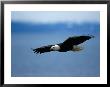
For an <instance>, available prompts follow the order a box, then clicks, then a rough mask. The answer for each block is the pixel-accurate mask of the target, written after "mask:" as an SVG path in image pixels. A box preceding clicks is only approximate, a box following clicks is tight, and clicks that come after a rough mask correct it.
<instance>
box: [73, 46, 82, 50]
mask: <svg viewBox="0 0 110 87" xmlns="http://www.w3.org/2000/svg"><path fill="white" fill-rule="evenodd" d="M83 49H84V48H83V47H82V46H78V45H74V46H73V49H72V51H81V50H83Z"/></svg>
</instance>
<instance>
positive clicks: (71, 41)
mask: <svg viewBox="0 0 110 87" xmlns="http://www.w3.org/2000/svg"><path fill="white" fill-rule="evenodd" d="M93 37H94V36H75V37H69V38H68V39H67V40H65V41H64V42H63V45H67V46H68V45H72V46H73V45H78V44H81V43H83V42H85V41H86V40H89V39H90V38H93Z"/></svg>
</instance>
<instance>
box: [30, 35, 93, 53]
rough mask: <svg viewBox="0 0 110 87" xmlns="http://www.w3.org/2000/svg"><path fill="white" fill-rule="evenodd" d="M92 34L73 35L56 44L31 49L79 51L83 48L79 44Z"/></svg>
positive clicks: (42, 51) (35, 50)
mask: <svg viewBox="0 0 110 87" xmlns="http://www.w3.org/2000/svg"><path fill="white" fill-rule="evenodd" d="M93 37H94V36H92V35H91V36H89V35H88V36H73V37H69V38H67V39H66V40H65V41H64V42H63V43H59V44H56V45H47V46H42V47H39V48H35V49H32V50H33V51H34V53H36V54H37V53H40V54H41V53H45V52H50V51H59V52H67V51H80V50H82V49H83V48H81V47H80V46H79V44H81V43H83V42H85V41H86V40H89V39H91V38H93Z"/></svg>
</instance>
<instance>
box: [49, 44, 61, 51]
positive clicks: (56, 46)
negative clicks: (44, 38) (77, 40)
mask: <svg viewBox="0 0 110 87" xmlns="http://www.w3.org/2000/svg"><path fill="white" fill-rule="evenodd" d="M50 50H53V51H58V50H60V46H59V45H54V46H52V47H51V48H50Z"/></svg>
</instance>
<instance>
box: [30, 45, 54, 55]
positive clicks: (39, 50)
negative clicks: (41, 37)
mask: <svg viewBox="0 0 110 87" xmlns="http://www.w3.org/2000/svg"><path fill="white" fill-rule="evenodd" d="M51 46H53V45H48V46H42V47H40V48H36V49H32V50H33V51H34V53H36V54H37V53H40V54H41V53H44V52H50V51H51V50H50V48H51Z"/></svg>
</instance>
